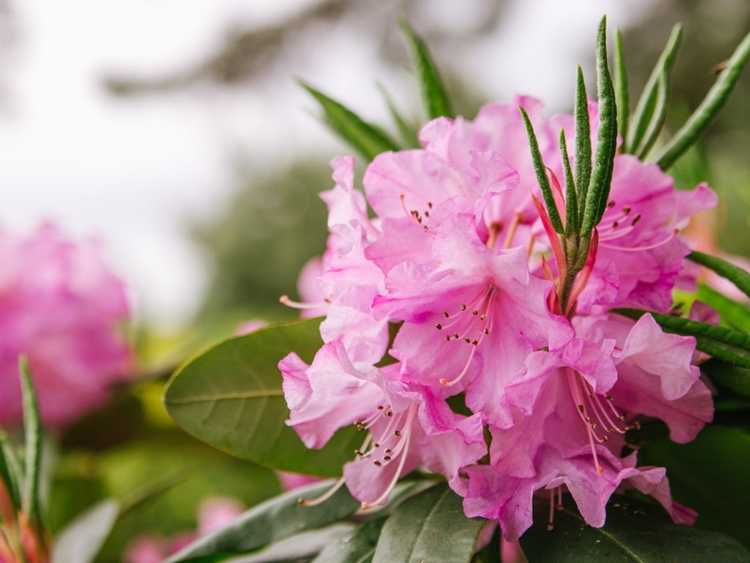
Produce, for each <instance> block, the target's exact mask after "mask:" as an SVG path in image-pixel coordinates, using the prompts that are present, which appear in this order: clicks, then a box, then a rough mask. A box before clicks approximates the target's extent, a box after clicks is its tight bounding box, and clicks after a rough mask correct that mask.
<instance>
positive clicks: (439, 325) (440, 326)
mask: <svg viewBox="0 0 750 563" xmlns="http://www.w3.org/2000/svg"><path fill="white" fill-rule="evenodd" d="M435 328H436V329H438V330H443V325H441V324H440V323H438V324H436V325H435Z"/></svg>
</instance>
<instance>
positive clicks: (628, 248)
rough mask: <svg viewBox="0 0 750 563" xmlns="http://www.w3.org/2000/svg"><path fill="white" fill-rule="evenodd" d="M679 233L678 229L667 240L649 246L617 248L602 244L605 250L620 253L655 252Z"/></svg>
mask: <svg viewBox="0 0 750 563" xmlns="http://www.w3.org/2000/svg"><path fill="white" fill-rule="evenodd" d="M677 233H679V231H678V230H677V229H674V230H673V231H672V233H671V234H670V235H669V236H667V237H666V238H664V239H662V240H660V241H659V242H655V243H653V244H647V245H645V246H632V247H627V246H616V245H611V244H605V243H602V246H604V247H605V248H609V249H612V250H619V251H620V252H641V251H643V250H653V249H654V248H659V247H660V246H664V245H665V244H667V243H668V242H670V241H671V240H672V239H673V238H674V237H675V236H677Z"/></svg>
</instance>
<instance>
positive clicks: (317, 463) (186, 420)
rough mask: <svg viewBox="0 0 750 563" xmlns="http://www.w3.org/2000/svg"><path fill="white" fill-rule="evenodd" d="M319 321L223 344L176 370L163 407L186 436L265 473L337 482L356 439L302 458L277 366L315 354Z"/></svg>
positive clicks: (344, 435) (352, 435) (344, 436)
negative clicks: (262, 467) (255, 465)
mask: <svg viewBox="0 0 750 563" xmlns="http://www.w3.org/2000/svg"><path fill="white" fill-rule="evenodd" d="M319 324H320V319H311V320H306V321H298V322H293V323H288V324H280V325H275V326H270V327H268V328H265V329H261V330H259V331H257V332H254V333H252V334H248V335H246V336H239V337H235V338H230V339H229V340H225V341H224V342H221V343H220V344H218V345H216V346H214V347H213V348H210V349H209V350H208V351H206V352H204V353H203V354H201V355H199V356H198V357H197V358H194V359H193V360H191V361H190V362H188V363H187V364H185V365H184V366H182V367H181V368H180V369H179V370H177V372H176V373H175V375H174V376H173V378H172V380H171V381H170V382H169V385H168V386H167V390H166V392H165V397H164V402H165V404H166V406H167V410H168V411H169V414H170V415H171V416H172V418H174V420H175V422H177V424H178V425H179V426H180V427H182V428H183V429H184V430H185V431H186V432H188V433H190V434H192V435H193V436H195V437H196V438H198V439H199V440H203V441H204V442H206V443H208V444H210V445H212V446H214V447H215V448H218V449H220V450H222V451H225V452H227V453H230V454H232V455H234V456H237V457H240V458H243V459H247V460H250V461H253V462H255V463H258V464H260V465H265V466H266V467H271V468H273V469H283V470H286V471H295V472H297V473H307V474H311V475H320V476H336V475H340V474H341V466H342V465H343V464H344V463H345V462H347V461H349V460H351V459H352V457H353V456H354V450H355V449H357V448H358V447H359V446H360V445H361V443H362V440H363V439H364V438H363V436H362V434H361V433H359V432H357V431H356V430H354V428H347V429H344V430H341V431H339V432H338V433H337V434H336V435H335V436H334V437H333V438H332V439H331V441H330V442H329V443H328V445H326V447H324V448H322V449H320V450H308V449H307V448H306V447H305V446H304V444H303V443H302V441H301V440H300V439H299V437H298V436H297V434H296V433H295V432H294V430H292V429H291V428H289V427H288V426H287V425H286V424H285V421H286V419H287V418H288V416H289V410H288V409H287V406H286V402H285V401H284V397H283V392H282V389H281V375H280V374H279V371H278V368H277V364H278V362H279V360H281V359H282V358H283V357H284V356H286V355H287V354H288V353H290V352H296V353H297V354H298V355H299V356H300V357H301V358H302V359H304V360H305V361H311V360H312V357H313V356H314V354H315V352H316V351H317V350H318V348H319V347H320V346H321V341H320V336H319V334H318V326H319Z"/></svg>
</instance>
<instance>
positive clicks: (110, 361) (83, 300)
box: [0, 224, 132, 426]
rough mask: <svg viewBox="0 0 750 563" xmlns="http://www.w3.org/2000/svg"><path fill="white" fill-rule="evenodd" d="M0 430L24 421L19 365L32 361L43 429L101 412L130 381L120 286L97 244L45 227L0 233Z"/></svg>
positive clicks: (122, 288) (123, 294)
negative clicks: (112, 392) (117, 387)
mask: <svg viewBox="0 0 750 563" xmlns="http://www.w3.org/2000/svg"><path fill="white" fill-rule="evenodd" d="M0 256H1V257H2V259H0V425H4V426H13V425H15V424H17V423H18V422H19V421H20V419H21V391H20V388H19V385H18V377H17V363H18V358H19V356H20V355H21V354H24V355H26V356H27V358H28V360H29V364H30V366H31V368H32V370H33V374H34V378H35V383H36V386H37V388H38V389H39V402H40V405H41V412H42V417H43V419H44V421H45V422H46V423H48V424H50V425H54V426H60V425H66V424H68V423H70V422H71V421H73V420H75V419H76V418H78V417H80V416H81V415H82V414H83V413H85V412H86V411H88V410H90V409H92V408H94V407H97V406H100V405H101V404H102V403H103V402H104V401H105V400H106V398H107V397H108V394H109V388H110V386H111V385H112V384H113V383H115V382H117V381H120V380H122V379H123V378H125V377H126V376H127V374H128V373H129V371H130V370H129V368H130V366H131V362H132V356H131V352H130V347H129V345H128V342H127V339H126V337H125V334H124V332H123V329H124V323H125V322H126V321H127V320H128V318H129V306H128V300H127V295H126V291H125V286H124V285H123V282H122V281H121V280H120V279H119V278H118V277H117V276H116V275H115V274H114V273H113V272H112V270H111V269H110V268H109V267H108V265H107V264H106V262H105V261H104V258H103V256H102V253H101V249H100V244H99V243H98V242H97V241H95V240H82V241H74V240H72V239H70V238H69V237H67V236H66V235H65V234H64V233H63V232H62V231H61V230H60V229H59V228H58V227H57V226H55V225H53V224H43V225H41V226H40V227H38V228H37V229H36V230H35V231H34V232H32V233H30V234H26V235H21V234H17V233H14V232H11V231H7V230H3V231H0Z"/></svg>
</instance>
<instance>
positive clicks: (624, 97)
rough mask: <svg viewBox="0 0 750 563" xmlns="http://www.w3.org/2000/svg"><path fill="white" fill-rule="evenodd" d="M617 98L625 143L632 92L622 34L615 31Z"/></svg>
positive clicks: (619, 124)
mask: <svg viewBox="0 0 750 563" xmlns="http://www.w3.org/2000/svg"><path fill="white" fill-rule="evenodd" d="M615 98H616V102H617V128H618V130H619V132H620V136H621V137H622V139H623V143H624V142H625V139H626V138H627V136H628V124H629V120H630V91H629V90H628V69H627V66H626V65H625V54H624V49H623V45H622V33H620V30H619V29H618V30H616V31H615Z"/></svg>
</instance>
